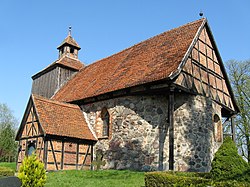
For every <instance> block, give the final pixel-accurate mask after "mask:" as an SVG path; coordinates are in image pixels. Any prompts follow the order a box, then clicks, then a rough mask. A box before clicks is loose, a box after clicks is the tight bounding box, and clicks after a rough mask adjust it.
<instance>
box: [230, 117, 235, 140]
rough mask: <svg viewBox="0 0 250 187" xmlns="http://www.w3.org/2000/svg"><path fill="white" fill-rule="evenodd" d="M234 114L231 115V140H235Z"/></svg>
mask: <svg viewBox="0 0 250 187" xmlns="http://www.w3.org/2000/svg"><path fill="white" fill-rule="evenodd" d="M234 120H235V116H234V115H233V116H231V133H232V140H233V141H234V142H235V123H234Z"/></svg>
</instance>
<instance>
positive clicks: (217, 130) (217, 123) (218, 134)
mask: <svg viewBox="0 0 250 187" xmlns="http://www.w3.org/2000/svg"><path fill="white" fill-rule="evenodd" d="M213 126H214V139H215V141H216V142H222V136H223V133H222V124H221V119H220V117H219V115H218V114H214V116H213Z"/></svg>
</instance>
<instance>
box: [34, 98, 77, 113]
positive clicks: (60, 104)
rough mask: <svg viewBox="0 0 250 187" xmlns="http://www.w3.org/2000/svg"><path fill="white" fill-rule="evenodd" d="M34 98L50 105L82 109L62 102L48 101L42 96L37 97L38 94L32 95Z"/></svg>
mask: <svg viewBox="0 0 250 187" xmlns="http://www.w3.org/2000/svg"><path fill="white" fill-rule="evenodd" d="M32 96H33V98H34V99H36V100H40V101H45V102H48V103H51V104H55V105H59V106H64V107H68V108H75V109H80V108H79V106H78V105H75V104H71V103H65V102H61V101H57V100H53V99H48V98H45V97H42V96H40V95H36V94H32Z"/></svg>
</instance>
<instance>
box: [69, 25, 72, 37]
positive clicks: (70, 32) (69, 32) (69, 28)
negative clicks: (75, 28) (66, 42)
mask: <svg viewBox="0 0 250 187" xmlns="http://www.w3.org/2000/svg"><path fill="white" fill-rule="evenodd" d="M71 28H72V27H71V26H69V36H71Z"/></svg>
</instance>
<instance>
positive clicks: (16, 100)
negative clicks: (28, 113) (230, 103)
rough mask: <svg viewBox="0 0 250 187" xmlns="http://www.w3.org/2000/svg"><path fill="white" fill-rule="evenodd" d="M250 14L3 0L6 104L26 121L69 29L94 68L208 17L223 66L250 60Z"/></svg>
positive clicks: (225, 5) (196, 2)
mask: <svg viewBox="0 0 250 187" xmlns="http://www.w3.org/2000/svg"><path fill="white" fill-rule="evenodd" d="M249 10H250V0H238V1H236V0H219V1H218V0H203V1H202V0H175V1H170V0H91V1H90V0H88V1H87V0H74V1H69V0H43V1H34V0H22V1H20V0H1V1H0V42H1V44H0V56H1V59H0V65H1V66H0V67H1V71H0V103H6V104H7V105H8V106H9V108H10V109H11V110H12V111H13V114H14V116H15V117H16V118H17V120H18V121H21V119H22V116H23V114H24V111H25V108H26V105H27V102H28V99H29V97H30V94H31V87H32V79H31V76H32V75H34V74H36V73H37V72H39V71H40V70H42V69H43V68H45V67H46V66H48V65H49V64H51V63H52V62H54V61H55V60H57V58H58V51H57V47H58V45H60V44H61V42H62V41H63V40H64V38H65V37H66V36H67V34H68V27H69V26H72V36H73V38H74V39H75V40H76V41H77V43H78V44H79V45H80V46H81V50H80V52H79V59H80V60H81V61H82V62H83V63H84V64H85V65H88V64H91V63H93V62H95V61H97V60H99V59H102V58H105V57H107V56H110V55H112V54H114V53H117V52H119V51H121V50H123V49H125V48H128V47H130V46H132V45H134V44H136V43H139V42H141V41H143V40H146V39H148V38H150V37H152V36H155V35H157V34H160V33H162V32H165V31H167V30H170V29H172V28H175V27H178V26H181V25H183V24H186V23H188V22H192V21H195V20H197V19H200V16H199V13H200V11H202V12H203V13H204V17H206V18H207V19H208V23H209V25H210V28H211V30H212V33H213V36H214V38H215V42H216V45H217V47H218V49H219V52H220V55H221V57H222V60H223V62H226V61H228V60H231V59H235V60H249V59H250V34H249V33H250V14H249Z"/></svg>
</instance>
